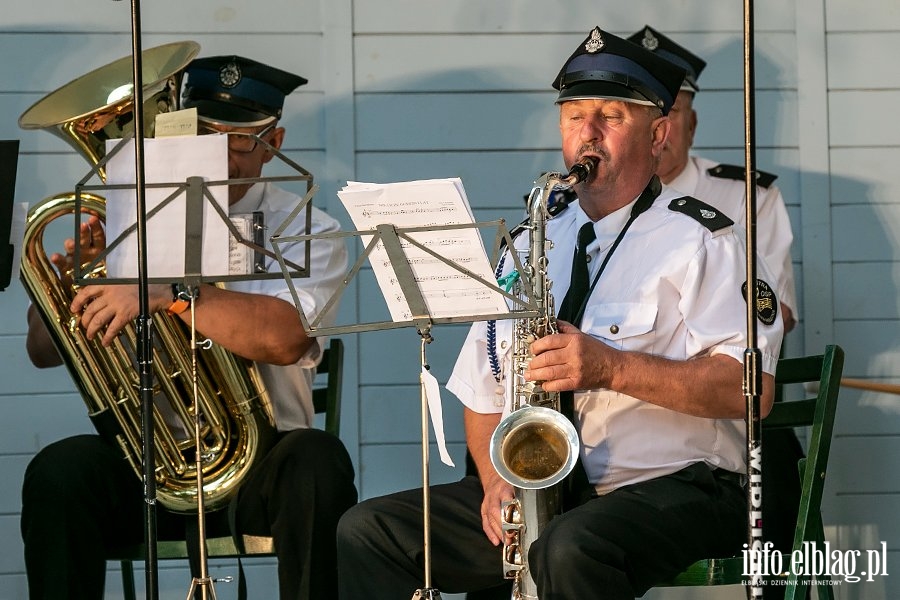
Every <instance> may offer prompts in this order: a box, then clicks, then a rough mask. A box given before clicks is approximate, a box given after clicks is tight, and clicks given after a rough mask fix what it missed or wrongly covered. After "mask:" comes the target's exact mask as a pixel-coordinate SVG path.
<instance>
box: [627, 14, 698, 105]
mask: <svg viewBox="0 0 900 600" xmlns="http://www.w3.org/2000/svg"><path fill="white" fill-rule="evenodd" d="M628 41H629V42H634V43H635V44H638V45H640V46H643V47H644V48H646V49H647V50H649V51H650V52H655V53H656V54H657V55H658V56H662V57H663V58H665V59H666V60H669V61H671V62H673V63H675V64H676V65H678V66H679V67H681V68H682V69H684V70H685V76H684V82H683V83H682V84H681V89H683V90H686V91H688V92H695V93H696V92H699V91H700V86H698V85H697V80H698V79H699V78H700V73H702V72H703V69H704V68H705V67H706V61H705V60H703V59H702V58H700V57H699V56H697V55H696V54H694V53H693V52H691V51H690V50H688V49H687V48H685V47H684V46H681V45H679V44H676V43H675V42H674V41H672V40H671V39H670V38H668V37H666V36H665V35H663V34H661V33H660V32H658V31H656V30H655V29H653V28H652V27H650V26H649V25H644V28H643V29H641V30H640V31H638V32H636V33H634V34H633V35H630V36H629V37H628Z"/></svg>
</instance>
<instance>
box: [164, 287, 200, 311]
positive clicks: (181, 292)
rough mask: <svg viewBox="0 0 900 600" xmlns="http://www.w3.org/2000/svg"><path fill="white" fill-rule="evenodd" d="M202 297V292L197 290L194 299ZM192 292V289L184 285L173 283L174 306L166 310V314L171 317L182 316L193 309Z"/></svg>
mask: <svg viewBox="0 0 900 600" xmlns="http://www.w3.org/2000/svg"><path fill="white" fill-rule="evenodd" d="M199 297H200V290H199V289H195V290H194V294H193V298H199ZM191 300H192V296H191V291H190V289H189V288H188V287H187V286H186V285H184V284H183V283H173V284H172V304H170V305H169V308H167V309H166V312H167V313H169V314H170V315H180V314H181V313H183V312H184V311H186V310H187V309H189V308H190V307H191Z"/></svg>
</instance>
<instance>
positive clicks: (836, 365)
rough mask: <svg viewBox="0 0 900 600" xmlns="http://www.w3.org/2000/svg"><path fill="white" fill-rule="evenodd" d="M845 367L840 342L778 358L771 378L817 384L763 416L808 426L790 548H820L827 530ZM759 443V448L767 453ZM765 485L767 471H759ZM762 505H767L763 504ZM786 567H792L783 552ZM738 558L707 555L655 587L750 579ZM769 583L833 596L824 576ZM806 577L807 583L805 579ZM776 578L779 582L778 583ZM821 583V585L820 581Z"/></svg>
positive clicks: (775, 423) (768, 424)
mask: <svg viewBox="0 0 900 600" xmlns="http://www.w3.org/2000/svg"><path fill="white" fill-rule="evenodd" d="M843 366H844V351H843V350H842V349H841V347H840V346H827V347H826V348H825V352H824V354H820V355H816V356H806V357H801V358H784V359H781V360H780V361H779V362H778V370H777V373H776V375H775V382H776V384H778V385H779V386H782V387H783V386H784V385H787V384H795V383H816V382H817V383H818V392H817V394H816V396H815V397H811V398H806V399H802V400H792V401H784V402H778V403H776V404H775V406H774V407H773V408H772V411H771V412H770V413H769V415H768V416H767V417H766V418H765V419H764V420H763V422H762V426H763V427H764V428H783V427H809V428H810V430H809V436H808V443H807V447H806V458H804V459H801V460H800V462H799V464H798V468H799V471H800V473H799V475H800V478H801V496H800V507H799V514H798V516H797V525H796V528H795V530H794V543H793V547H792V549H793V550H798V549H801V548H803V543H804V542H815V544H816V545H817V546H818V547H820V548H821V547H822V544H823V543H824V541H825V531H824V528H823V524H822V512H821V504H822V493H823V490H824V488H825V473H826V470H827V467H828V453H829V451H830V449H831V434H832V430H833V429H834V415H835V411H836V409H837V398H838V390H839V389H840V382H841V372H842V371H843ZM765 451H766V449H765V446H763V452H765ZM763 485H765V472H763ZM764 508H765V507H764ZM784 569H785V570H789V569H790V557H789V556H787V557H786V560H785V563H784ZM743 572H744V560H743V557H742V556H737V557H728V558H708V559H703V560H699V561H697V562H695V563H694V564H693V565H691V566H690V567H688V569H687V570H685V571H684V572H682V573H681V574H679V575H678V576H677V577H676V578H675V579H674V580H673V581H672V582H670V583H666V584H663V585H660V586H658V587H671V586H710V585H733V584H739V583H741V582H743V581H746V580H747V579H748V577H747V576H745V575H744V574H743ZM768 579H769V581H767V582H766V584H767V585H773V584H775V585H779V586H782V587H784V588H785V596H784V597H785V600H798V599H799V600H802V599H805V598H807V597H808V594H809V588H810V587H812V586H811V585H810V584H811V583H812V582H811V580H812V579H815V582H814V587H816V589H817V593H818V598H819V599H820V600H821V599H823V598H828V599H829V600H832V599H833V598H834V591H833V589H832V587H831V585H829V584H830V578H828V577H825V576H817V577H805V578H804V577H803V576H800V577H798V576H797V575H796V574H782V575H773V576H771V577H768ZM804 579H805V581H804ZM776 580H778V581H776ZM820 582H821V583H820Z"/></svg>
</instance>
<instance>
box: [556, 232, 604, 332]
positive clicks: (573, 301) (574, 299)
mask: <svg viewBox="0 0 900 600" xmlns="http://www.w3.org/2000/svg"><path fill="white" fill-rule="evenodd" d="M595 239H597V234H596V232H595V231H594V223H593V222H592V221H588V222H587V223H585V224H584V225H582V226H581V229H579V230H578V247H577V248H576V249H575V257H574V258H573V259H572V278H571V281H570V282H569V291H568V292H566V297H565V298H563V301H562V304H561V305H560V307H559V316H558V318H559V319H561V320H563V321H567V322H569V323H571V324H572V325H575V326H578V324H579V323H580V322H581V314H582V310H581V307H582V306H583V305H584V301H585V296H587V293H588V289H589V287H590V274H589V273H588V255H587V247H588V245H589V244H590V243H591V242H593V241H594V240H595Z"/></svg>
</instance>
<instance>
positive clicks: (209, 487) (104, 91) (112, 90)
mask: <svg viewBox="0 0 900 600" xmlns="http://www.w3.org/2000/svg"><path fill="white" fill-rule="evenodd" d="M199 49H200V46H199V45H198V44H197V43H195V42H178V43H172V44H166V45H163V46H158V47H155V48H151V49H148V50H145V51H144V52H143V54H142V60H143V80H144V81H151V83H149V84H146V85H145V86H144V89H143V91H144V105H143V106H142V107H140V114H141V117H142V118H143V119H144V125H145V131H146V132H148V135H150V133H152V132H153V125H154V120H155V117H156V115H157V114H159V113H161V112H168V111H172V110H175V109H176V108H177V106H178V104H177V99H178V91H179V85H180V79H181V75H182V73H183V71H184V68H185V67H186V66H187V65H188V63H189V62H190V61H191V60H192V59H193V57H194V56H196V55H197V53H198V52H199ZM131 64H132V63H131V57H130V56H129V57H126V58H122V59H120V60H118V61H115V62H113V63H110V64H108V65H107V66H105V67H101V68H99V69H96V70H94V71H91V72H90V73H88V74H86V75H84V76H82V77H80V78H78V79H76V80H74V81H72V82H70V83H68V84H66V85H64V86H63V87H61V88H59V89H58V90H56V91H54V92H51V93H50V94H48V95H47V96H46V97H44V98H43V99H41V100H39V101H38V102H36V103H35V104H34V105H33V106H31V107H30V108H29V109H28V110H26V111H25V112H24V113H23V114H22V116H21V117H20V118H19V125H20V126H21V127H23V128H25V129H46V130H48V131H51V132H52V133H54V134H56V135H58V136H59V137H61V138H63V139H64V140H66V141H67V142H68V143H70V144H71V145H72V146H73V147H74V148H76V149H77V150H78V151H79V153H81V154H82V155H83V156H85V158H86V159H87V160H88V162H90V164H91V165H92V166H94V167H96V165H97V164H98V162H99V161H101V160H102V159H103V157H104V154H105V141H106V140H107V139H118V138H121V137H122V136H124V135H126V134H130V133H131V132H133V129H134V118H135V112H136V110H135V106H134V98H133V94H132V84H131V78H132V71H131ZM98 172H99V174H100V176H101V178H104V179H105V173H104V172H103V170H102V169H99V170H98ZM105 208H106V202H105V200H104V199H103V198H101V197H99V196H95V195H92V194H84V193H82V194H81V210H82V211H83V212H87V213H90V214H95V215H97V216H99V217H100V218H101V219H103V218H104V217H105ZM74 212H75V193H66V194H60V195H57V196H53V197H50V198H47V199H45V200H43V201H42V202H40V203H39V204H37V205H35V206H34V207H33V208H32V209H31V211H30V212H29V215H28V221H27V224H26V229H25V238H24V240H23V243H22V264H21V271H20V272H21V279H22V283H23V284H24V286H25V289H26V291H27V292H28V294H29V296H30V297H31V300H32V302H33V304H34V306H35V308H36V309H37V310H38V312H39V313H40V315H41V317H42V318H43V321H44V323H45V324H46V326H47V329H48V331H49V333H50V336H51V338H52V339H53V340H54V343H55V345H56V347H57V349H58V351H59V353H60V355H61V357H62V359H63V362H64V363H65V365H66V366H67V368H68V369H69V372H70V374H71V375H72V378H73V379H74V380H75V383H76V386H77V387H78V390H79V392H80V393H81V396H82V398H83V399H84V401H85V404H86V405H87V407H88V412H89V415H90V418H91V420H92V421H93V423H94V425H95V427H96V428H97V430H98V432H100V434H101V435H103V436H104V437H105V438H107V439H109V440H111V441H112V442H113V443H114V444H116V445H117V446H118V447H120V448H121V449H122V452H123V453H124V455H125V458H126V459H127V460H128V462H129V463H130V464H131V466H132V467H133V468H134V470H135V472H136V474H137V475H138V477H142V475H143V465H142V455H141V452H142V442H141V395H140V382H139V378H138V373H137V369H136V368H135V363H136V355H137V343H138V336H137V332H136V331H135V328H134V326H132V325H129V326H128V327H126V328H125V330H124V331H123V332H122V333H121V334H120V335H119V336H118V337H117V339H116V340H115V341H114V342H113V344H112V345H111V346H110V347H108V348H104V347H103V346H102V345H101V344H100V342H99V340H97V339H95V340H88V339H87V338H86V336H85V335H84V331H83V330H82V329H81V328H80V327H79V326H78V322H77V319H76V318H75V317H74V316H73V315H72V314H71V312H70V310H69V304H70V303H71V301H72V298H73V296H74V294H75V289H74V288H73V287H68V288H66V287H65V286H63V285H62V284H61V282H60V279H59V277H58V276H57V274H56V272H55V269H54V267H53V265H52V264H51V263H50V261H49V258H48V257H47V253H46V252H45V250H44V243H43V236H44V231H45V230H46V228H47V225H49V224H50V223H51V222H53V221H54V220H56V219H57V218H60V217H63V216H66V215H72V214H73V213H74ZM76 218H79V216H77V215H76ZM104 275H105V273H104V269H102V268H101V269H98V270H97V271H96V272H93V273H92V274H91V275H89V276H90V277H103V276H104ZM152 318H153V329H154V330H155V332H156V334H155V335H154V339H153V342H154V343H153V348H152V364H153V369H154V409H153V412H154V415H153V419H154V423H153V427H154V442H155V449H156V456H155V458H154V460H155V469H154V472H155V473H156V481H157V497H158V499H159V501H160V503H162V504H163V505H164V506H165V507H166V508H169V509H170V510H174V511H177V512H184V513H189V512H193V511H195V510H196V508H197V494H198V490H197V484H196V482H197V476H196V462H197V461H196V456H198V455H199V456H200V457H201V464H202V469H203V482H204V486H203V499H204V504H205V506H206V508H207V510H212V509H215V508H218V507H221V506H223V505H224V504H226V503H227V502H228V500H230V498H231V497H232V496H233V494H234V493H235V492H236V491H237V489H238V487H239V486H240V483H241V482H242V480H243V479H244V477H245V475H246V474H247V472H248V471H249V469H250V467H251V466H252V464H253V463H254V462H255V460H256V459H257V458H259V457H261V456H263V455H264V454H265V452H266V450H267V449H268V446H269V444H270V443H271V441H272V436H271V433H272V432H273V431H274V429H273V427H272V413H271V406H270V404H269V400H268V396H267V394H266V391H265V386H264V385H263V383H262V379H261V377H260V376H259V373H258V372H257V371H256V368H255V367H254V366H253V364H252V363H251V362H249V361H246V360H244V359H243V358H240V357H238V356H235V355H233V354H232V353H230V352H228V351H226V350H224V349H223V348H221V347H219V346H216V345H213V346H212V348H210V349H209V350H203V351H200V352H198V357H197V361H198V364H197V373H198V389H199V391H198V396H199V397H198V398H197V402H196V404H197V405H198V406H199V411H200V420H201V423H202V429H201V436H200V440H201V447H200V448H197V447H195V444H194V439H193V437H192V436H191V435H186V433H189V432H192V431H193V423H194V418H193V413H192V412H191V407H192V405H193V404H194V403H193V401H192V395H193V380H192V378H191V374H192V364H191V356H190V351H189V349H190V335H189V334H190V332H189V331H188V329H187V327H185V326H184V324H183V323H182V322H181V321H180V320H179V319H177V318H173V317H170V316H168V315H166V314H164V313H157V314H155V315H153V317H152Z"/></svg>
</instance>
